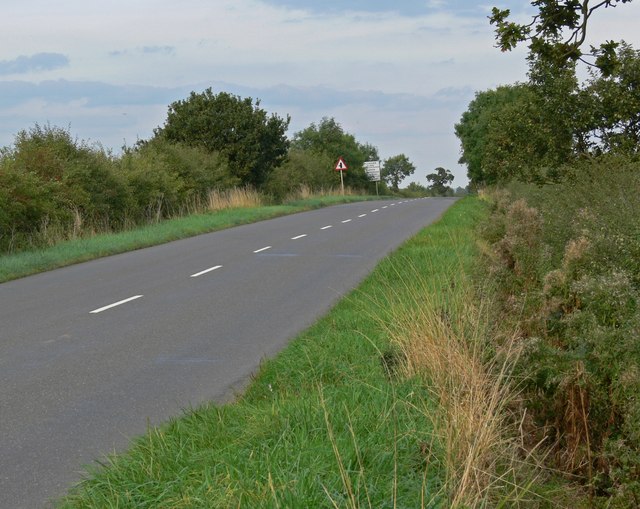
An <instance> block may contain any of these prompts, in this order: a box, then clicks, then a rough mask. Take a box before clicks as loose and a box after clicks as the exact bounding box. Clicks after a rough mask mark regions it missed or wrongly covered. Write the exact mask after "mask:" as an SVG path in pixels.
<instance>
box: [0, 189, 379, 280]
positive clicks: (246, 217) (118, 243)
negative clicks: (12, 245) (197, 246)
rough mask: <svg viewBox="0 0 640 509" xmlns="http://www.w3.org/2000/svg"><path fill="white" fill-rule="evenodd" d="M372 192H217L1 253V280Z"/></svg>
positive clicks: (301, 210)
mask: <svg viewBox="0 0 640 509" xmlns="http://www.w3.org/2000/svg"><path fill="white" fill-rule="evenodd" d="M373 199H377V197H373V196H326V197H314V198H311V199H309V200H299V201H296V202H292V203H287V204H284V205H274V206H262V207H240V208H228V207H223V206H219V205H218V203H219V202H220V201H221V199H220V197H219V196H216V197H212V198H211V200H212V202H215V203H214V204H215V205H216V206H215V207H214V206H213V205H212V208H214V209H216V208H217V209H218V210H215V212H211V213H205V214H194V215H189V216H186V217H180V218H176V219H168V220H165V221H161V222H159V223H155V224H151V225H149V226H146V227H142V228H137V229H135V230H130V231H125V232H120V233H109V234H99V235H95V236H93V237H87V238H79V239H74V240H68V241H63V242H60V243H58V244H55V245H54V246H52V247H49V248H46V249H37V250H33V251H25V252H20V253H16V254H9V255H3V256H1V257H0V283H3V282H5V281H10V280H12V279H18V278H20V277H25V276H29V275H31V274H36V273H38V272H44V271H47V270H52V269H56V268H60V267H66V266H67V265H73V264H75V263H80V262H86V261H89V260H94V259H96V258H101V257H103V256H110V255H114V254H118V253H124V252H127V251H133V250H135V249H141V248H144V247H150V246H156V245H158V244H163V243H165V242H170V241H173V240H179V239H183V238H186V237H192V236H194V235H200V234H202V233H209V232H213V231H217V230H222V229H225V228H231V227H233V226H239V225H241V224H248V223H254V222H257V221H262V220H265V219H271V218H274V217H278V216H283V215H286V214H294V213H296V212H303V211H305V210H311V209H315V208H320V207H326V206H330V205H336V204H340V203H351V202H355V201H362V200H373Z"/></svg>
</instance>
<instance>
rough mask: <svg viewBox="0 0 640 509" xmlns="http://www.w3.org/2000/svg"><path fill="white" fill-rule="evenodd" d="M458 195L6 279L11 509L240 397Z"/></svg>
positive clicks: (3, 399)
mask: <svg viewBox="0 0 640 509" xmlns="http://www.w3.org/2000/svg"><path fill="white" fill-rule="evenodd" d="M451 203H452V200H451V199H435V198H428V199H420V200H411V201H407V200H396V201H377V202H361V203H356V204H350V205H340V206H335V207H329V208H325V209H320V210H316V211H312V212H306V213H300V214H295V215H291V216H286V217H281V218H278V219H272V220H268V221H262V222H260V223H256V224H252V225H246V226H240V227H237V228H233V229H229V230H224V231H220V232H216V233H210V234H206V235H200V236H198V237H193V238H190V239H185V240H181V241H177V242H171V243H169V244H164V245H161V246H157V247H153V248H147V249H142V250H139V251H134V252H131V253H125V254H121V255H117V256H112V257H108V258H102V259H99V260H95V261H92V262H87V263H83V264H79V265H75V266H72V267H67V268H64V269H59V270H55V271H51V272H47V273H43V274H39V275H35V276H31V277H28V278H24V279H20V280H16V281H12V282H8V283H4V284H0V508H13V509H15V508H21V507H24V508H37V507H47V506H48V505H49V502H48V501H50V500H51V499H53V498H56V497H59V496H61V495H63V494H64V493H66V491H67V490H68V489H69V487H70V486H71V485H72V484H73V483H74V482H76V481H78V480H79V479H80V477H81V475H82V472H83V467H84V466H86V465H87V464H91V463H92V462H93V461H94V460H96V459H100V458H102V457H103V456H104V455H105V454H107V453H110V452H113V451H120V450H123V449H124V448H126V446H127V444H128V443H129V440H130V438H132V437H134V436H136V435H139V434H142V433H144V432H145V430H146V428H147V425H148V424H149V423H151V424H158V423H161V422H162V421H164V420H166V419H168V418H169V417H171V416H175V415H179V414H180V413H181V411H182V410H183V409H188V408H189V407H193V406H197V405H199V404H201V403H203V402H205V401H211V400H213V401H217V402H223V401H225V400H229V399H230V398H231V397H232V396H233V394H234V392H235V391H238V390H240V389H241V388H242V386H243V384H244V383H245V382H246V381H247V379H248V378H249V376H250V375H251V373H252V372H254V371H255V369H256V367H257V366H258V365H259V363H260V360H261V359H263V358H264V357H268V356H273V355H274V354H275V353H277V352H278V351H279V350H280V349H282V348H283V347H284V346H285V344H286V343H287V341H288V340H290V339H291V338H292V337H293V336H295V335H296V334H297V333H298V332H300V331H302V330H303V329H305V328H306V327H308V326H309V325H311V324H312V323H313V322H314V321H315V320H316V319H317V318H318V317H319V316H321V315H322V314H324V313H325V312H326V311H327V310H328V309H329V308H330V307H331V306H332V305H333V304H334V303H335V302H336V300H337V299H338V298H339V297H340V296H342V295H344V294H345V293H346V292H348V291H349V290H350V289H352V288H354V287H355V286H356V285H357V284H358V283H359V282H360V281H361V280H362V279H363V278H364V277H365V276H366V275H367V274H368V273H369V272H370V271H371V270H372V269H373V267H374V266H375V265H376V264H377V262H378V261H379V260H380V259H381V258H382V257H384V256H385V255H387V254H388V253H389V252H390V251H391V250H393V249H394V248H396V247H397V246H399V244H401V243H402V242H403V241H404V240H405V239H407V238H409V237H410V236H412V235H413V234H415V233H417V232H418V231H419V230H420V229H421V228H422V227H424V226H426V225H427V224H429V223H430V222H432V221H434V220H435V219H436V218H438V217H439V216H440V215H441V214H442V212H443V211H444V210H445V209H446V208H447V207H448V206H449V205H451ZM0 263H1V259H0Z"/></svg>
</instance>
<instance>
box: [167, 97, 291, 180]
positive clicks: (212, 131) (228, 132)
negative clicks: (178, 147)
mask: <svg viewBox="0 0 640 509" xmlns="http://www.w3.org/2000/svg"><path fill="white" fill-rule="evenodd" d="M259 106H260V101H259V100H256V102H255V105H254V104H253V100H252V99H251V98H250V97H248V98H244V99H243V98H241V97H239V96H235V95H231V94H229V93H226V92H220V93H219V94H217V95H216V94H214V93H213V92H212V90H211V88H208V89H206V90H205V91H204V92H202V93H201V94H197V93H195V92H191V94H190V96H189V97H188V98H187V99H185V100H181V101H176V102H174V103H172V104H171V105H170V106H169V110H168V113H167V120H166V121H165V124H164V126H163V127H162V128H158V129H156V130H155V131H154V134H155V136H156V137H163V138H165V139H167V140H168V141H172V142H181V143H185V144H187V145H191V146H200V147H204V148H205V149H207V150H208V151H210V152H219V153H220V154H222V155H223V156H224V157H226V158H227V160H228V162H229V170H230V173H231V175H232V176H233V177H236V178H238V179H239V180H240V182H241V183H242V184H245V185H246V184H250V185H254V186H258V187H259V186H261V185H262V184H263V183H264V182H265V180H266V179H267V177H268V176H269V174H270V173H271V171H272V170H273V169H274V168H275V167H277V166H278V165H279V164H280V163H282V161H284V159H285V158H286V154H287V150H288V148H289V142H288V140H287V138H286V135H285V133H286V131H287V129H288V127H289V122H290V117H289V116H287V118H286V119H283V118H280V117H278V116H277V115H275V114H272V115H270V116H269V115H267V112H266V111H265V110H263V109H261V108H260V107H259Z"/></svg>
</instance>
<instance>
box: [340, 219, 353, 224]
mask: <svg viewBox="0 0 640 509" xmlns="http://www.w3.org/2000/svg"><path fill="white" fill-rule="evenodd" d="M342 222H343V223H350V222H351V219H345V220H344V221H342Z"/></svg>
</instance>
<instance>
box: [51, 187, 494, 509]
mask: <svg viewBox="0 0 640 509" xmlns="http://www.w3.org/2000/svg"><path fill="white" fill-rule="evenodd" d="M483 207H484V206H483V205H482V203H480V202H479V201H478V200H475V199H465V200H461V201H459V202H457V203H456V204H454V205H453V206H452V207H451V208H450V209H449V211H448V212H447V213H446V214H445V216H444V217H443V219H442V220H441V221H439V222H438V223H436V224H434V225H432V226H431V227H429V228H427V229H425V230H423V232H421V233H420V234H419V235H417V236H416V237H415V238H413V239H412V240H410V241H408V242H407V243H405V245H404V246H402V247H401V248H400V249H399V250H397V251H396V252H395V253H394V254H392V255H391V256H390V257H388V258H387V259H385V260H384V261H383V262H382V263H381V264H380V265H379V266H378V267H377V268H376V270H375V271H374V272H373V273H372V274H371V275H370V276H369V277H368V278H367V279H366V280H365V281H364V282H363V284H362V285H361V286H360V287H359V288H358V289H356V290H355V291H354V292H352V293H351V294H350V295H348V296H347V297H346V298H344V299H343V300H342V301H341V302H340V303H339V304H338V305H337V306H336V307H335V308H334V309H333V310H332V311H331V312H330V313H329V314H328V315H327V316H325V317H324V318H323V319H321V320H320V321H319V322H318V323H316V324H315V325H314V326H312V327H311V328H310V329H308V330H307V331H305V332H304V333H302V334H301V335H300V336H299V337H298V338H296V339H295V340H294V341H292V342H291V343H290V345H289V346H288V347H287V348H286V349H285V350H283V351H282V352H281V353H280V354H279V355H278V356H277V357H276V358H274V359H271V360H267V361H265V362H264V363H263V365H262V366H261V368H260V370H259V372H258V374H257V375H256V376H255V378H254V380H253V381H252V383H251V385H250V386H249V387H248V389H247V390H246V392H245V393H244V395H243V396H241V397H240V398H239V399H238V400H237V401H236V402H234V403H232V404H227V405H224V406H219V405H215V404H209V405H205V406H203V407H201V408H198V409H195V410H192V411H189V412H187V413H185V415H183V416H181V417H179V418H175V419H173V420H172V421H171V422H169V423H167V424H166V425H164V426H161V427H158V428H152V429H150V430H149V432H148V433H147V435H145V436H143V437H140V438H138V439H137V440H136V441H135V442H134V444H133V445H132V447H131V448H130V450H129V451H128V452H126V453H123V454H121V455H116V456H112V457H110V458H109V459H108V460H106V461H105V462H104V463H105V464H104V466H102V467H99V468H94V469H92V470H91V473H90V475H88V477H87V479H86V480H85V481H84V482H82V483H81V484H80V485H78V486H77V487H76V488H75V489H73V490H72V491H71V492H70V494H69V495H68V497H67V498H66V499H65V500H63V501H61V503H60V507H63V508H77V507H82V508H87V507H95V508H98V507H100V508H103V507H112V508H116V507H117V508H134V507H135V508H163V507H165V508H169V507H170V508H176V507H190V508H191V507H203V508H204V507H247V508H262V507H264V508H279V507H281V508H284V507H292V508H297V507H301V508H302V507H305V508H306V507H314V508H315V507H349V508H358V507H373V508H384V507H390V508H391V507H411V508H418V507H448V503H447V500H448V499H449V494H448V493H447V486H446V485H445V483H446V480H447V477H448V476H447V472H446V471H445V466H444V465H445V463H444V461H443V456H444V450H445V449H444V444H443V443H442V441H441V438H440V437H439V436H437V435H436V433H434V428H433V419H432V416H433V414H434V413H435V412H437V411H438V408H437V407H438V403H437V402H436V401H435V400H434V397H433V392H432V390H431V388H430V387H429V385H428V384H426V383H424V379H422V378H420V377H418V376H413V377H407V376H403V374H402V372H401V370H400V369H399V366H398V357H397V353H398V350H397V346H396V345H394V344H392V343H391V341H390V338H389V330H390V327H392V323H391V321H392V320H393V312H392V310H393V309H394V308H396V307H397V306H408V307H411V306H416V305H419V304H420V303H419V302H416V299H415V296H416V295H418V293H417V292H420V291H426V292H433V293H435V294H438V293H440V292H442V291H444V290H443V288H444V287H446V288H447V289H448V290H446V291H449V290H450V289H452V288H453V289H455V288H456V281H458V280H459V279H461V278H464V271H465V270H467V269H468V268H469V267H470V265H471V263H472V262H473V256H474V248H473V244H474V236H473V234H472V230H473V226H474V224H475V223H476V222H477V221H478V219H479V217H480V216H481V215H482V211H483V210H484V208H483Z"/></svg>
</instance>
